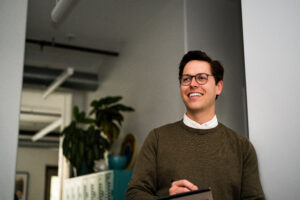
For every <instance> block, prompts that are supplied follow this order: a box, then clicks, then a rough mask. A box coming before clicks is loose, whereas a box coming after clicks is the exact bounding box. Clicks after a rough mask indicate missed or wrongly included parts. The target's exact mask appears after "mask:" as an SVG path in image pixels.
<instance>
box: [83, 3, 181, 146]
mask: <svg viewBox="0 0 300 200" xmlns="http://www.w3.org/2000/svg"><path fill="white" fill-rule="evenodd" d="M153 3H156V4H157V12H155V13H153V17H152V18H151V19H149V20H148V21H146V22H145V24H144V25H143V26H142V27H136V34H134V35H133V36H132V38H131V40H130V41H129V42H128V43H127V44H125V45H124V47H123V48H122V49H121V51H120V56H119V57H118V58H113V59H112V60H111V62H109V63H105V64H104V66H105V68H107V69H110V72H109V73H108V75H106V77H103V76H102V74H101V72H100V79H101V82H100V87H99V90H98V91H97V92H95V93H91V94H89V95H88V101H87V102H90V101H92V99H94V98H98V97H104V96H107V95H122V96H123V97H124V99H123V101H122V102H123V103H124V104H126V105H130V106H132V107H134V108H135V112H134V113H129V114H126V115H125V123H124V126H123V129H122V130H123V135H121V136H120V140H121V139H122V137H123V136H124V133H125V134H126V133H128V132H133V133H134V134H135V135H136V136H137V140H138V145H139V146H141V145H142V143H143V141H144V139H145V137H146V135H147V134H148V132H149V131H150V130H151V129H153V128H155V127H157V126H160V125H163V124H165V123H169V122H174V121H176V120H180V119H181V118H182V115H183V112H184V106H183V104H182V103H181V98H180V93H179V83H178V78H177V77H178V75H177V74H178V63H179V61H180V59H181V57H182V56H183V53H184V42H183V3H182V1H181V0H168V1H153ZM107 69H104V70H107Z"/></svg>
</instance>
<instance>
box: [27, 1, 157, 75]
mask: <svg viewBox="0 0 300 200" xmlns="http://www.w3.org/2000/svg"><path fill="white" fill-rule="evenodd" d="M55 3H56V0H45V1H41V0H28V17H27V31H26V38H28V39H35V40H45V41H50V42H51V41H52V42H55V43H63V44H68V45H74V46H81V47H87V48H95V49H100V50H106V51H114V52H118V53H120V54H121V53H122V52H121V49H122V46H123V45H124V44H126V43H127V42H128V41H129V40H130V38H132V37H134V35H135V31H136V30H138V29H139V27H140V26H141V25H142V24H144V23H146V22H147V20H149V19H150V18H151V16H152V15H155V11H156V10H157V9H158V8H159V7H160V6H161V4H163V3H162V2H161V1H159V0H88V1H83V0H74V3H73V4H72V6H71V9H69V12H68V13H67V14H66V15H65V16H64V18H63V19H62V20H61V21H60V22H59V24H55V23H53V22H52V21H51V17H50V16H51V11H52V10H53V8H54V7H55ZM107 58H111V56H105V55H99V54H92V53H83V52H78V51H74V50H63V49H58V48H53V47H43V48H41V46H39V45H35V44H29V43H26V50H25V64H31V65H37V66H47V67H54V68H65V67H69V66H72V67H74V69H75V70H80V71H88V72H98V71H99V68H100V67H101V65H102V64H103V62H104V60H105V59H107Z"/></svg>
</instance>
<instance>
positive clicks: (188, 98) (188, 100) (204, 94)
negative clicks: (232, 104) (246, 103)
mask: <svg viewBox="0 0 300 200" xmlns="http://www.w3.org/2000/svg"><path fill="white" fill-rule="evenodd" d="M199 73H206V74H212V73H211V68H210V64H209V63H208V62H206V61H200V60H192V61H190V62H188V63H187V64H186V65H185V67H184V69H183V75H184V74H188V75H192V76H194V75H196V74H199ZM222 88H223V81H219V82H218V84H217V85H216V82H215V78H214V77H213V76H208V80H207V83H205V84H204V85H200V84H198V83H197V82H196V80H195V78H193V79H192V82H191V84H190V85H188V86H184V85H180V92H181V97H182V99H183V102H184V104H185V106H186V109H187V113H188V114H197V113H204V114H214V113H215V99H216V95H219V94H221V92H222Z"/></svg>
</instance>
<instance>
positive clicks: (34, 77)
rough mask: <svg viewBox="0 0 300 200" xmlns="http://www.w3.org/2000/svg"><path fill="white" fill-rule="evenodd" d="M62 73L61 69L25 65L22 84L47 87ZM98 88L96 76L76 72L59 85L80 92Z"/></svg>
mask: <svg viewBox="0 0 300 200" xmlns="http://www.w3.org/2000/svg"><path fill="white" fill-rule="evenodd" d="M63 72H64V70H62V69H54V68H47V67H36V66H30V65H25V66H24V73H23V83H24V84H30V85H39V86H47V87H48V86H49V85H50V84H51V83H52V82H53V81H54V80H55V79H56V78H57V77H58V76H59V75H60V74H61V73H63ZM98 86H99V79H98V74H95V73H87V72H78V71H75V72H74V74H73V75H72V76H70V77H69V78H68V79H67V80H65V81H64V82H63V83H62V84H61V87H64V88H69V89H75V90H82V91H95V90H97V89H98Z"/></svg>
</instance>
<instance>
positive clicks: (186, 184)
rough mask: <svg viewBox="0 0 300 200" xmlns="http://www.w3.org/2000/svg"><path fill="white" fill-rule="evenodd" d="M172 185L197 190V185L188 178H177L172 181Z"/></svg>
mask: <svg viewBox="0 0 300 200" xmlns="http://www.w3.org/2000/svg"><path fill="white" fill-rule="evenodd" d="M172 186H177V187H185V188H187V189H189V190H198V187H197V186H196V185H194V184H193V183H191V182H190V181H188V180H178V181H174V182H173V183H172Z"/></svg>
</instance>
